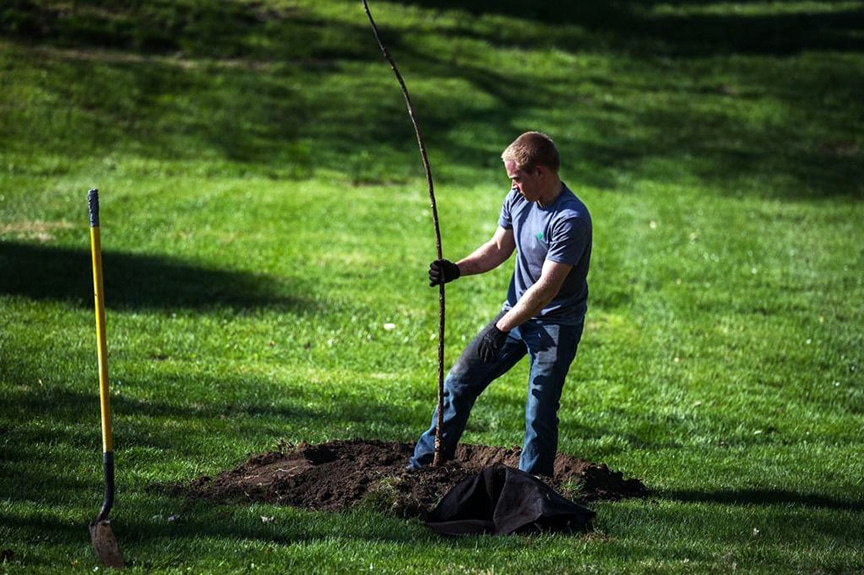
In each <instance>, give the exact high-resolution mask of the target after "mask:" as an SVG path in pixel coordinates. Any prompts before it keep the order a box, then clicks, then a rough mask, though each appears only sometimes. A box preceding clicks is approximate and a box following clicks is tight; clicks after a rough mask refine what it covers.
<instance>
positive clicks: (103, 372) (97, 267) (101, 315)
mask: <svg viewBox="0 0 864 575" xmlns="http://www.w3.org/2000/svg"><path fill="white" fill-rule="evenodd" d="M87 204H88V206H89V208H90V252H91V255H92V257H93V290H94V295H95V298H96V341H97V343H98V348H97V356H98V358H99V401H100V405H101V412H102V463H103V468H104V471H105V500H104V501H103V503H102V509H101V510H100V511H99V515H98V516H97V517H96V519H94V520H93V522H92V523H91V524H90V539H91V540H92V541H93V548H94V549H95V550H96V555H98V556H99V559H100V560H101V561H102V564H103V565H104V566H105V567H113V568H121V567H125V563H124V562H123V555H122V554H121V553H120V546H119V545H118V544H117V538H116V537H115V536H114V531H112V530H111V521H110V520H109V519H108V514H109V513H110V512H111V506H112V505H114V451H113V445H112V440H111V402H110V397H109V395H108V357H107V356H108V349H107V346H106V344H105V302H104V296H103V292H102V242H101V240H100V237H99V190H95V189H94V190H90V191H89V192H88V193H87Z"/></svg>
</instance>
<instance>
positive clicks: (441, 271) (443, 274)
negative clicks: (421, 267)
mask: <svg viewBox="0 0 864 575" xmlns="http://www.w3.org/2000/svg"><path fill="white" fill-rule="evenodd" d="M460 275H462V272H461V271H460V270H459V266H457V265H456V264H454V263H453V262H451V261H450V260H435V261H434V262H432V263H431V264H429V287H434V286H437V285H443V284H446V283H447V282H452V281H453V280H455V279H459V276H460Z"/></svg>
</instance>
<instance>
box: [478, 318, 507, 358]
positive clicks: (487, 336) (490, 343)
mask: <svg viewBox="0 0 864 575" xmlns="http://www.w3.org/2000/svg"><path fill="white" fill-rule="evenodd" d="M506 340H507V332H506V331H501V330H500V329H498V327H497V326H496V325H495V324H494V323H493V324H492V325H490V326H489V327H487V328H486V329H485V330H484V331H483V333H482V334H481V335H480V345H479V346H478V348H477V353H478V354H479V355H480V359H481V360H482V361H483V363H493V362H494V361H495V360H496V359H498V352H500V351H501V346H502V345H504V342H505V341H506Z"/></svg>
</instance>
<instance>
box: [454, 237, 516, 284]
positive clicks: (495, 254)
mask: <svg viewBox="0 0 864 575" xmlns="http://www.w3.org/2000/svg"><path fill="white" fill-rule="evenodd" d="M515 249H516V240H515V238H514V236H513V230H512V229H509V230H508V229H505V228H502V227H499V228H498V229H496V230H495V234H494V235H493V236H492V239H490V240H489V241H488V242H486V243H485V244H483V245H482V246H480V247H479V248H477V249H476V250H474V252H472V253H471V254H470V255H468V256H466V257H464V258H462V259H461V260H459V261H458V262H456V265H458V266H459V271H460V273H461V275H463V276H470V275H477V274H482V273H486V272H488V271H490V270H493V269H495V268H497V267H498V266H500V265H501V264H503V263H504V262H505V261H507V259H508V258H509V257H510V256H511V255H512V254H513V250H515Z"/></svg>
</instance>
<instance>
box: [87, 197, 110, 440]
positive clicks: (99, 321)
mask: <svg viewBox="0 0 864 575" xmlns="http://www.w3.org/2000/svg"><path fill="white" fill-rule="evenodd" d="M87 203H88V205H89V208H90V252H91V255H92V257H93V294H94V298H95V300H96V342H97V344H98V358H99V401H100V405H101V412H102V451H103V452H104V453H110V452H111V451H112V449H113V443H112V439H111V402H110V396H109V393H108V347H107V344H106V343H105V300H104V292H103V288H102V241H101V238H100V236H99V190H95V189H93V190H90V191H89V192H88V194H87Z"/></svg>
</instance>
